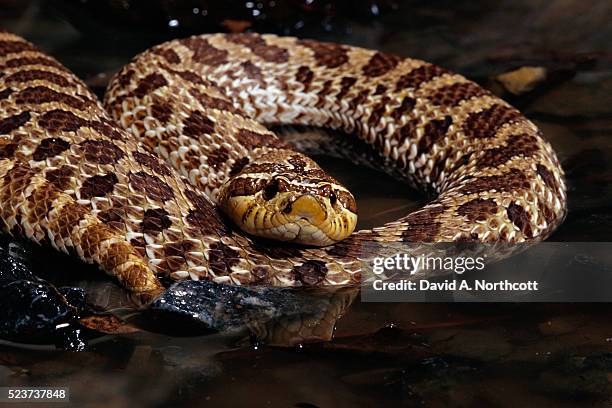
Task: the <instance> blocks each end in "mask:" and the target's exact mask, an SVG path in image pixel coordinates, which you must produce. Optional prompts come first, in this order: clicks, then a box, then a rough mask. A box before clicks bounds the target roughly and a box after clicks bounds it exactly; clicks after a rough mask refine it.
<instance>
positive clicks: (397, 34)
mask: <svg viewBox="0 0 612 408" xmlns="http://www.w3.org/2000/svg"><path fill="white" fill-rule="evenodd" d="M195 9H197V12H195ZM203 11H206V13H204V14H203ZM611 16H612V2H609V1H603V0H602V1H580V0H558V1H546V0H531V1H527V0H521V1H510V0H505V1H474V2H455V1H427V2H421V1H366V0H359V1H356V2H349V1H345V2H341V1H338V2H332V1H318V0H314V1H306V0H303V1H302V0H295V1H290V0H287V1H281V0H277V1H276V2H273V1H261V2H258V1H253V2H243V1H228V2H221V1H217V2H213V1H209V2H205V1H189V2H179V1H161V0H158V1H150V2H145V1H140V2H139V1H112V0H105V1H96V2H94V1H53V2H51V1H49V2H37V1H18V0H14V1H0V25H1V26H4V28H6V29H8V30H10V31H13V32H16V33H18V34H20V35H23V36H24V37H26V38H27V39H28V40H30V41H32V42H34V43H35V44H37V45H38V46H40V47H41V48H42V49H44V50H45V51H46V52H48V53H50V54H51V55H53V56H55V57H56V58H58V59H59V60H60V61H61V62H62V63H64V64H65V65H66V66H68V67H69V68H70V69H72V70H73V71H74V72H75V73H76V74H77V75H78V76H80V77H81V78H83V79H84V80H86V81H87V83H88V84H89V85H90V86H91V87H92V88H93V89H94V90H95V91H96V92H97V93H98V95H101V94H102V93H103V89H104V86H105V84H106V81H107V80H108V78H109V75H112V73H113V72H115V71H116V70H117V69H118V68H120V67H121V66H122V65H123V64H125V63H126V62H127V61H129V59H130V58H131V57H132V56H134V55H135V54H136V53H137V52H139V51H142V50H144V49H146V48H147V47H149V46H151V45H153V44H156V43H158V42H160V41H163V40H165V39H168V38H174V37H180V36H185V35H189V34H194V33H201V32H215V31H219V30H224V31H227V30H234V31H236V30H242V29H245V28H247V27H248V28H250V29H253V30H255V31H259V32H276V33H279V34H291V35H297V36H300V37H310V38H316V39H321V40H331V41H337V42H343V43H348V44H353V45H359V46H365V47H369V48H376V49H380V50H384V51H389V52H394V53H397V54H400V55H404V56H410V57H415V58H421V59H425V60H427V61H430V62H434V63H437V64H439V65H442V66H444V67H446V68H450V69H452V70H454V71H457V72H459V73H461V74H464V75H465V76H467V77H469V78H471V79H474V80H476V81H477V82H479V83H480V84H482V85H483V86H485V87H487V88H488V89H491V90H493V91H494V92H495V93H497V94H498V95H500V96H502V97H504V98H505V99H506V100H508V101H510V102H511V103H513V104H514V105H515V106H517V107H518V108H519V109H521V110H522V111H523V112H524V113H525V114H526V115H527V117H529V118H530V119H532V120H533V121H534V122H535V123H536V124H537V125H538V126H540V127H541V129H542V130H543V132H544V135H545V137H546V138H548V140H550V141H551V143H552V144H553V147H554V148H555V150H556V151H557V153H558V155H559V158H560V160H561V162H562V165H563V168H564V169H565V171H566V174H567V181H568V187H569V214H568V216H567V219H566V221H565V223H564V224H563V225H562V226H561V227H560V228H559V230H558V231H557V232H556V233H555V234H554V235H553V236H552V237H551V239H552V240H556V241H609V235H610V233H611V231H612V210H611V208H612V187H611V183H612V164H611V163H612V141H611V137H612V41H610V39H611V38H612V17H611ZM172 21H176V23H174V22H172ZM171 22H172V23H171ZM524 66H535V67H543V68H544V69H545V70H546V73H547V75H546V79H544V80H542V81H540V82H538V83H537V84H535V86H534V89H533V90H531V91H529V92H526V93H523V94H520V95H513V94H511V93H510V92H508V91H507V90H505V89H504V87H503V86H502V84H501V83H500V82H499V81H498V80H496V78H497V76H498V75H500V74H502V73H505V72H510V71H513V70H515V69H517V68H520V67H524ZM323 164H324V165H325V164H326V165H327V167H329V169H330V171H331V172H332V173H333V174H335V175H337V176H338V177H339V178H340V179H341V180H342V181H344V182H345V183H346V184H348V186H349V187H350V188H351V189H352V190H353V191H354V193H355V194H356V195H357V197H358V204H359V206H360V211H361V214H360V216H361V223H362V226H372V225H377V224H380V223H382V222H385V221H390V220H392V219H394V218H397V217H398V216H399V215H401V214H404V213H406V212H407V211H410V210H412V209H414V208H415V207H416V206H417V205H418V204H419V202H420V201H419V200H420V199H419V197H418V196H415V195H414V193H412V192H409V191H407V189H406V188H405V187H403V186H402V185H401V184H398V183H396V182H394V181H393V180H391V179H388V178H385V177H383V176H381V175H379V174H377V173H375V172H372V171H370V170H367V169H361V168H359V169H355V168H354V166H350V165H349V164H348V163H343V162H340V163H339V164H338V163H337V162H335V161H331V160H328V161H327V162H325V160H324V163H323ZM49 265H50V267H52V268H55V269H57V268H58V265H54V264H53V263H51V264H49ZM611 311H612V308H611V307H610V306H609V305H607V304H565V305H559V304H539V305H524V304H523V305H521V304H486V305H484V304H469V305H461V304H448V305H446V304H431V305H428V304H362V303H359V302H356V303H355V304H354V305H353V307H352V308H351V310H350V311H349V312H348V313H347V315H346V316H345V317H343V318H342V319H340V320H339V321H338V324H337V326H336V330H335V339H334V340H333V341H331V342H326V343H318V344H309V345H304V346H301V347H297V348H275V347H265V346H260V345H257V344H253V343H250V342H249V341H248V339H247V340H245V339H242V338H235V337H231V336H225V335H211V336H197V337H195V336H194V337H171V336H169V335H165V334H164V335H162V334H155V333H151V332H148V331H144V330H141V331H139V332H137V333H132V334H124V335H113V336H105V337H101V338H99V339H98V340H97V341H95V342H93V343H92V345H91V351H89V352H85V353H77V354H73V353H66V352H59V351H54V350H53V349H52V348H48V347H42V346H34V348H35V349H36V350H31V346H23V347H14V346H8V345H2V346H0V364H1V365H0V384H2V385H8V384H10V385H15V386H16V385H27V384H46V385H57V386H66V385H69V386H70V387H71V394H72V400H73V401H75V402H79V403H82V404H84V403H87V404H89V406H119V407H121V406H126V407H127V406H130V405H132V404H136V405H137V406H162V405H165V404H179V403H180V404H185V405H193V406H196V405H209V406H235V405H237V404H238V403H239V402H242V403H244V402H250V403H251V404H253V405H256V406H263V405H269V406H297V407H313V406H320V407H325V406H336V407H344V406H346V407H352V406H376V405H381V404H383V403H386V404H394V405H405V406H417V405H419V406H420V405H425V406H444V405H447V404H452V405H459V406H473V405H476V404H479V405H482V404H486V405H494V406H516V405H521V406H565V405H567V406H577V405H578V406H582V405H584V406H606V405H607V406H609V404H610V402H611V400H610V392H611V390H612V387H611V386H610V382H611V381H612V380H611V378H612V375H611V372H612V353H611V352H612V324H611V323H610V319H609V317H610V312H611Z"/></svg>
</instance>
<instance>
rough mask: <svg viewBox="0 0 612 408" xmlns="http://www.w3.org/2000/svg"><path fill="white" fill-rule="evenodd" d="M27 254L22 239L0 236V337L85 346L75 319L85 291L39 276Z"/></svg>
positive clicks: (68, 347)
mask: <svg viewBox="0 0 612 408" xmlns="http://www.w3.org/2000/svg"><path fill="white" fill-rule="evenodd" d="M26 255H27V252H26V250H25V249H24V248H23V247H22V246H21V245H20V244H19V243H17V242H15V241H13V240H11V239H10V238H6V237H2V239H1V240H0V337H2V338H5V339H8V340H11V341H18V342H28V343H31V342H44V343H49V342H51V343H56V344H58V345H59V346H60V347H62V348H65V349H68V350H79V349H82V348H83V347H84V344H85V343H84V340H82V339H81V335H80V332H79V331H77V329H76V328H75V323H76V318H77V316H78V314H79V310H80V307H82V306H83V304H84V299H85V294H84V292H82V291H81V290H80V289H77V288H61V290H58V289H57V288H55V287H54V286H53V285H51V284H50V283H48V282H46V281H45V280H43V279H40V278H38V277H37V276H36V275H34V273H33V272H32V271H31V269H30V267H29V265H28V263H27V261H26V260H25V256H26ZM71 302H74V304H73V303H71Z"/></svg>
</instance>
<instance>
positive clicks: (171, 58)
mask: <svg viewBox="0 0 612 408" xmlns="http://www.w3.org/2000/svg"><path fill="white" fill-rule="evenodd" d="M151 52H152V53H154V54H157V55H159V56H161V57H163V58H164V59H165V60H166V61H168V63H169V64H178V63H179V62H181V58H180V57H179V56H178V54H177V53H176V52H174V50H171V49H170V48H159V47H155V48H152V49H151Z"/></svg>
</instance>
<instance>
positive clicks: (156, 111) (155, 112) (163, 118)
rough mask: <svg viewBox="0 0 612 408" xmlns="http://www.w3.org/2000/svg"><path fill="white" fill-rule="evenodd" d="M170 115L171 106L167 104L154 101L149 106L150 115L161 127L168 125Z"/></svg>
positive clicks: (171, 111)
mask: <svg viewBox="0 0 612 408" xmlns="http://www.w3.org/2000/svg"><path fill="white" fill-rule="evenodd" d="M172 113H173V109H172V105H171V104H170V103H169V102H166V101H160V100H156V101H155V102H153V103H152V104H151V115H152V116H153V117H154V118H156V119H157V120H159V121H160V122H161V124H162V125H165V124H166V123H168V121H169V120H170V118H171V117H172Z"/></svg>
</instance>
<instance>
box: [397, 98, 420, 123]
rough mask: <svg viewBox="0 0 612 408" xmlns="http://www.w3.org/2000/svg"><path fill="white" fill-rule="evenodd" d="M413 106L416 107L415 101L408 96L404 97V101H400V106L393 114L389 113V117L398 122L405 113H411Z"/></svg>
mask: <svg viewBox="0 0 612 408" xmlns="http://www.w3.org/2000/svg"><path fill="white" fill-rule="evenodd" d="M414 105H416V101H415V100H414V99H413V98H411V97H409V96H404V99H402V103H401V104H400V106H398V107H397V108H395V109H393V112H391V117H392V118H393V119H395V120H399V119H400V118H401V117H402V116H404V115H405V114H406V113H408V112H410V111H412V108H414Z"/></svg>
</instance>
